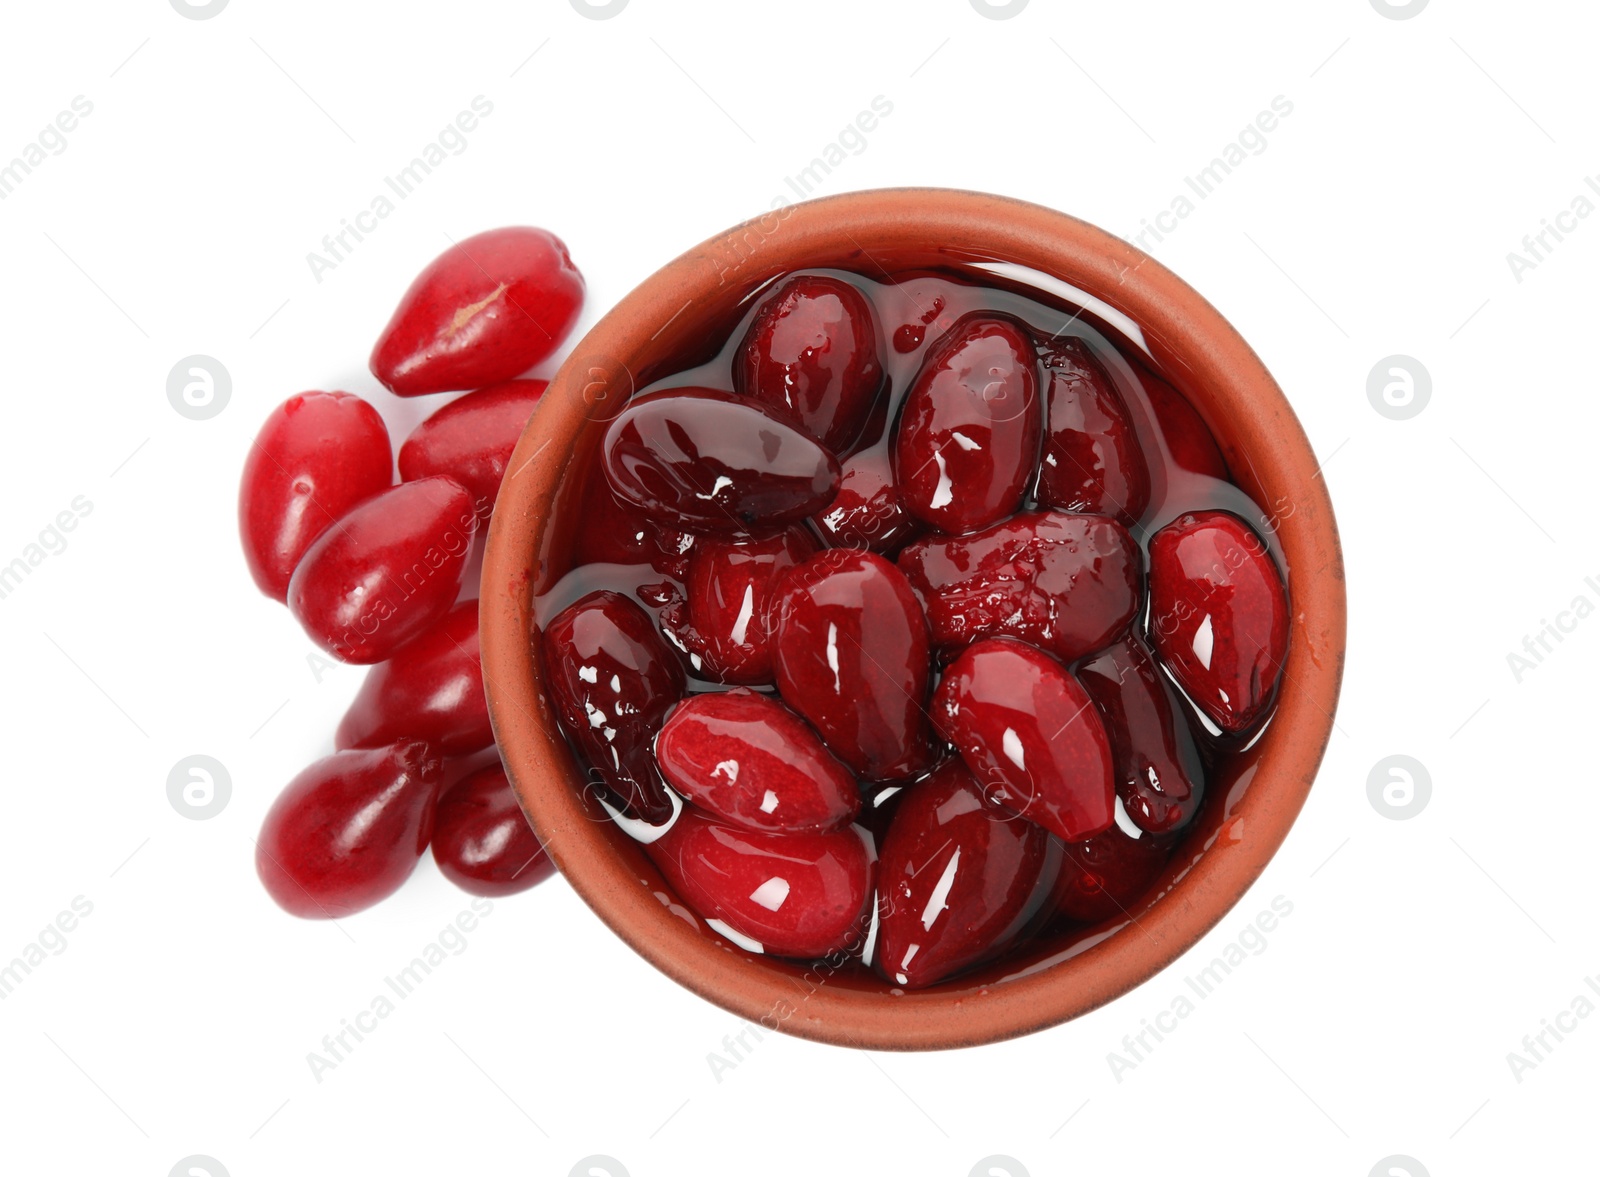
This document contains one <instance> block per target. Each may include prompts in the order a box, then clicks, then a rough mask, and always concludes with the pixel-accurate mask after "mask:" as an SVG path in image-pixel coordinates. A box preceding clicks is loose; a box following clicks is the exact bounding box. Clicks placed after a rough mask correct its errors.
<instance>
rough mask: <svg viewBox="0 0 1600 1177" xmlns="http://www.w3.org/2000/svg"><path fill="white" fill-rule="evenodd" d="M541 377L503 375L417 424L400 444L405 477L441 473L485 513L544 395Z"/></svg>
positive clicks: (483, 516) (410, 479) (482, 516)
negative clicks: (505, 378)
mask: <svg viewBox="0 0 1600 1177" xmlns="http://www.w3.org/2000/svg"><path fill="white" fill-rule="evenodd" d="M546 383H547V381H544V380H508V381H506V382H505V383H504V384H491V385H490V386H489V387H488V388H480V389H479V390H478V391H477V392H469V393H468V394H467V395H466V396H463V397H457V398H456V399H455V400H453V401H451V402H450V403H449V404H447V405H445V406H444V407H443V408H442V409H440V410H439V411H438V412H436V413H434V415H433V416H431V417H429V418H428V419H427V420H425V421H424V422H422V424H420V425H418V426H417V427H416V428H415V429H413V430H412V431H411V435H410V436H409V437H407V438H406V440H405V444H404V445H402V446H401V447H400V477H401V478H403V479H404V480H405V481H407V482H414V481H415V480H417V479H418V478H428V477H431V476H432V475H435V474H442V475H444V476H445V477H446V478H453V479H455V480H456V481H457V482H459V483H460V484H461V485H462V486H464V487H466V488H467V493H469V494H470V495H472V503H473V506H475V507H476V508H477V510H478V518H480V519H488V518H489V513H490V512H491V511H492V510H493V509H494V500H495V496H496V495H497V494H499V493H500V480H501V479H502V478H504V477H505V473H506V465H507V464H508V463H509V462H510V461H511V451H512V450H514V449H516V448H517V439H518V438H520V437H521V436H522V429H523V426H525V425H527V423H528V418H529V417H530V416H532V415H533V408H534V406H535V405H537V404H538V403H539V398H540V397H541V396H542V395H544V390H545V385H546Z"/></svg>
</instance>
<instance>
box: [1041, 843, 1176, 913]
mask: <svg viewBox="0 0 1600 1177" xmlns="http://www.w3.org/2000/svg"><path fill="white" fill-rule="evenodd" d="M1170 848H1171V843H1170V841H1157V840H1156V839H1154V838H1152V837H1151V836H1150V835H1148V834H1146V835H1144V836H1143V837H1140V838H1138V839H1134V838H1130V837H1128V835H1127V834H1126V833H1124V832H1123V830H1122V829H1121V828H1120V827H1119V826H1115V825H1114V826H1112V827H1111V828H1110V829H1108V830H1106V831H1104V832H1103V833H1100V834H1097V835H1095V836H1094V837H1093V838H1089V839H1086V840H1085V841H1082V842H1074V843H1072V844H1070V845H1068V846H1066V847H1065V848H1064V850H1065V853H1064V854H1063V855H1062V861H1061V877H1060V880H1059V882H1058V883H1057V884H1056V898H1055V910H1056V915H1058V916H1061V917H1063V918H1065V919H1069V920H1075V921H1078V922H1081V923H1087V924H1097V923H1099V922H1100V921H1101V920H1107V919H1112V918H1113V917H1117V916H1121V917H1124V918H1126V917H1127V916H1128V915H1130V914H1131V909H1132V907H1133V905H1134V904H1135V903H1136V902H1138V900H1139V897H1140V896H1141V895H1143V894H1144V892H1145V889H1146V888H1147V887H1149V886H1150V883H1151V882H1152V881H1153V880H1154V879H1155V877H1156V875H1158V874H1160V873H1161V868H1162V867H1163V866H1165V865H1166V861H1167V856H1168V853H1169V851H1170Z"/></svg>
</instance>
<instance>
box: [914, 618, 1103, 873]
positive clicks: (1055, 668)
mask: <svg viewBox="0 0 1600 1177" xmlns="http://www.w3.org/2000/svg"><path fill="white" fill-rule="evenodd" d="M933 722H934V726H935V727H937V728H938V729H939V734H940V735H942V736H943V737H944V738H945V739H946V740H948V741H949V742H950V743H951V744H953V745H955V748H956V751H957V752H959V753H960V754H961V758H962V759H963V760H965V761H966V762H967V767H968V768H970V769H971V770H972V772H973V775H974V776H976V777H977V778H978V780H979V781H980V782H981V783H982V784H983V786H984V788H985V790H986V792H987V794H988V796H989V797H990V798H991V799H992V800H994V801H997V802H999V803H1000V804H1001V805H1004V806H1005V807H1006V808H1007V809H1009V810H1011V811H1012V812H1013V813H1019V814H1021V815H1022V816H1023V817H1025V818H1027V819H1028V820H1029V821H1032V822H1036V823H1038V824H1039V825H1041V826H1043V827H1044V828H1045V829H1047V830H1049V831H1050V832H1051V833H1052V834H1055V835H1056V836H1057V837H1059V838H1061V839H1062V840H1064V841H1067V842H1077V841H1082V840H1083V839H1084V838H1088V837H1092V836H1093V835H1095V834H1098V833H1099V832H1100V831H1101V830H1103V829H1105V828H1106V827H1107V826H1109V825H1110V824H1111V822H1112V820H1113V817H1114V812H1115V811H1114V808H1113V806H1114V804H1115V800H1114V799H1115V795H1116V794H1115V791H1114V788H1113V781H1112V771H1111V769H1112V761H1111V744H1110V741H1109V740H1108V739H1107V737H1106V729H1105V725H1104V724H1102V723H1101V722H1100V716H1099V715H1098V714H1097V713H1096V712H1095V709H1094V704H1093V702H1091V700H1090V698H1089V696H1088V694H1087V693H1086V692H1085V691H1084V689H1083V687H1082V686H1081V685H1079V683H1078V680H1077V679H1075V678H1073V677H1072V675H1070V674H1068V673H1067V671H1066V669H1065V668H1064V667H1063V666H1062V665H1061V664H1060V663H1059V662H1057V661H1055V660H1054V659H1053V658H1051V657H1050V656H1049V655H1047V654H1043V653H1041V652H1040V651H1038V650H1036V649H1034V648H1033V647H1032V646H1026V645H1023V644H1022V643H1021V642H1018V641H1015V640H1013V639H1011V638H990V639H988V640H985V641H981V642H977V643H975V644H973V645H971V646H969V647H967V649H966V651H965V652H964V653H963V654H962V655H961V656H960V657H959V658H957V659H956V660H955V661H954V662H952V663H951V664H950V665H949V667H947V668H946V670H945V673H944V679H943V680H942V681H941V682H940V683H939V689H938V690H937V691H936V692H935V693H934V699H933Z"/></svg>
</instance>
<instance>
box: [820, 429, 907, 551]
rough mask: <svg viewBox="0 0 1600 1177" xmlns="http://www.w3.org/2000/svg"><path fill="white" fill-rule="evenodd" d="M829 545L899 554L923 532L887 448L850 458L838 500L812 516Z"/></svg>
mask: <svg viewBox="0 0 1600 1177" xmlns="http://www.w3.org/2000/svg"><path fill="white" fill-rule="evenodd" d="M811 521H812V523H814V524H816V526H817V527H818V528H819V529H820V530H821V532H822V534H823V536H824V537H825V538H826V539H827V541H828V543H829V545H831V546H832V547H836V548H865V549H866V550H868V551H870V552H877V553H879V554H880V555H883V554H887V553H890V552H893V551H895V550H896V549H897V548H899V547H900V546H901V545H902V544H904V543H905V542H906V541H907V540H908V539H910V538H911V537H912V536H914V535H916V534H917V533H918V532H919V531H921V530H922V523H921V521H920V520H918V519H915V518H913V517H912V515H911V513H910V512H909V511H907V510H906V505H905V501H904V500H903V499H901V497H900V489H899V488H898V487H897V486H895V484H894V471H893V469H891V467H890V462H889V454H888V451H887V450H882V449H871V450H863V451H862V452H861V453H859V454H855V455H853V456H852V457H849V458H846V459H845V461H844V463H843V472H842V474H841V475H840V478H839V493H838V494H837V495H835V496H834V499H833V502H831V503H829V504H828V505H827V506H826V507H825V508H823V510H822V511H821V512H820V513H818V514H816V515H814V516H812V518H811Z"/></svg>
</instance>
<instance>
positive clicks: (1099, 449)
mask: <svg viewBox="0 0 1600 1177" xmlns="http://www.w3.org/2000/svg"><path fill="white" fill-rule="evenodd" d="M1044 372H1045V379H1046V381H1048V385H1047V388H1048V392H1047V394H1046V410H1045V412H1046V424H1045V435H1044V456H1043V458H1041V459H1040V463H1039V484H1038V488H1037V490H1036V491H1035V496H1034V497H1035V498H1037V499H1038V501H1039V505H1040V506H1044V507H1055V508H1057V509H1058V510H1062V511H1084V512H1087V513H1089V514H1091V515H1111V516H1113V517H1114V518H1116V519H1117V520H1118V521H1119V522H1121V523H1122V524H1123V525H1124V526H1125V527H1132V526H1133V525H1134V524H1135V523H1137V522H1138V521H1139V518H1140V516H1142V515H1143V514H1144V512H1145V508H1146V507H1148V506H1149V505H1150V471H1149V469H1148V468H1147V467H1146V465H1145V461H1144V451H1143V450H1141V449H1140V448H1139V439H1138V436H1137V435H1136V434H1135V433H1134V431H1133V425H1132V423H1131V422H1129V420H1128V413H1127V410H1126V409H1124V408H1123V406H1122V401H1121V400H1120V399H1119V398H1118V396H1117V393H1116V390H1115V388H1114V387H1113V386H1112V384H1111V380H1110V378H1109V377H1108V376H1107V375H1106V374H1105V371H1104V370H1103V369H1102V368H1101V367H1100V365H1099V364H1098V363H1096V362H1095V360H1094V359H1093V357H1092V356H1090V354H1089V351H1088V349H1087V348H1086V347H1085V346H1084V345H1083V344H1082V343H1080V342H1079V341H1078V340H1076V339H1064V340H1061V341H1059V342H1057V343H1054V344H1051V345H1050V346H1049V347H1048V348H1046V350H1045V353H1044Z"/></svg>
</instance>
